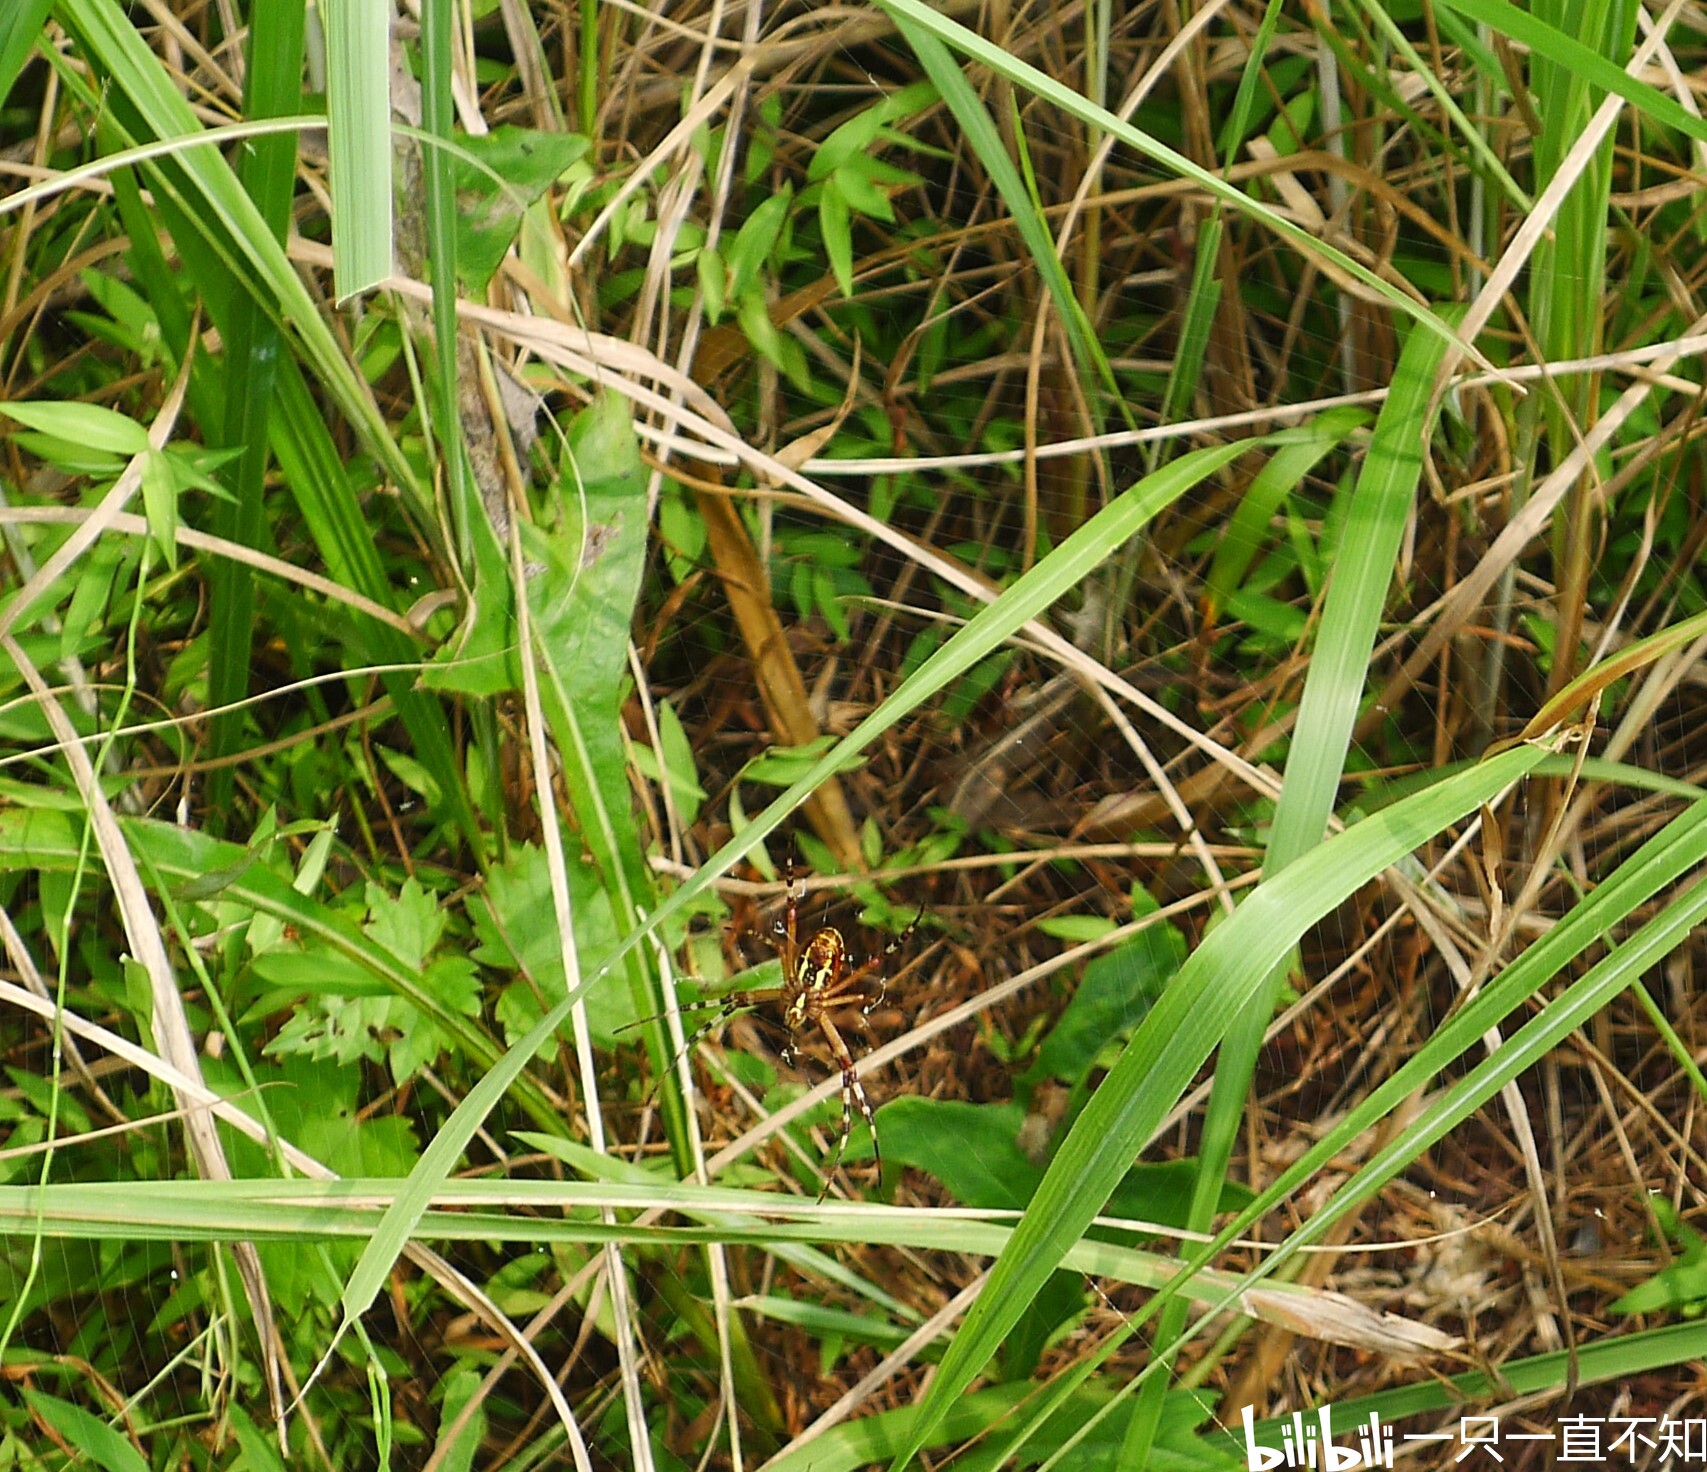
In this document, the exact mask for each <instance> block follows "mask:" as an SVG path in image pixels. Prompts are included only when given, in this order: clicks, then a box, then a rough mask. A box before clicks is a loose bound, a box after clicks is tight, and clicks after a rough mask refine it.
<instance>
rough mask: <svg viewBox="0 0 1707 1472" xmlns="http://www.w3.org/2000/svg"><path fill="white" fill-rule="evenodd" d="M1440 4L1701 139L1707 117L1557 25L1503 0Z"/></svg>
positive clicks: (1705, 139)
mask: <svg viewBox="0 0 1707 1472" xmlns="http://www.w3.org/2000/svg"><path fill="white" fill-rule="evenodd" d="M1442 3H1443V4H1445V5H1446V6H1448V7H1449V8H1450V9H1452V10H1456V11H1457V12H1458V13H1459V14H1460V15H1462V16H1464V17H1466V18H1467V19H1469V20H1473V21H1479V22H1480V23H1481V24H1483V25H1485V26H1487V27H1488V28H1489V29H1491V30H1495V31H1498V32H1499V33H1500V34H1501V35H1504V36H1509V37H1510V38H1511V39H1512V40H1514V41H1516V42H1518V43H1520V44H1521V45H1523V46H1525V47H1527V48H1528V49H1529V50H1531V51H1533V52H1535V53H1536V54H1537V55H1539V56H1544V57H1546V58H1547V59H1548V60H1549V61H1551V62H1555V63H1557V65H1559V66H1560V67H1561V68H1564V69H1565V70H1567V71H1569V72H1572V73H1574V74H1575V75H1576V76H1578V77H1580V78H1582V79H1584V80H1586V81H1588V82H1591V83H1593V84H1594V85H1595V86H1596V87H1599V88H1600V89H1602V90H1603V91H1606V92H1610V93H1612V94H1613V95H1614V96H1617V97H1622V98H1623V99H1624V100H1625V101H1626V102H1628V103H1630V104H1632V105H1633V106H1635V107H1637V108H1640V109H1641V111H1642V112H1644V113H1646V114H1647V115H1648V116H1649V117H1650V118H1652V119H1653V120H1654V121H1655V122H1656V123H1660V124H1663V125H1664V126H1665V127H1668V128H1676V129H1677V130H1678V132H1680V133H1683V134H1685V135H1686V136H1687V137H1690V138H1694V139H1696V140H1698V141H1699V142H1703V143H1707V121H1703V120H1702V119H1701V118H1699V117H1697V116H1696V115H1695V114H1694V113H1692V112H1689V111H1688V110H1687V109H1685V108H1684V107H1683V106H1682V105H1681V104H1680V103H1679V102H1678V101H1677V100H1676V99H1675V98H1672V97H1668V96H1667V95H1666V94H1665V93H1664V92H1661V91H1660V90H1659V89H1658V88H1657V87H1654V86H1653V85H1651V84H1650V83H1648V82H1643V81H1638V80H1637V79H1636V78H1635V77H1633V76H1631V75H1630V74H1629V73H1628V72H1627V71H1625V70H1624V68H1623V66H1621V65H1620V64H1619V63H1618V62H1616V61H1614V60H1613V59H1612V58H1611V57H1609V56H1603V55H1602V54H1601V53H1600V52H1598V51H1595V50H1592V49H1591V48H1589V47H1587V46H1585V45H1583V44H1582V42H1581V41H1578V40H1576V39H1574V38H1573V37H1571V36H1568V35H1566V34H1565V32H1563V31H1561V30H1559V29H1558V28H1557V27H1555V26H1550V25H1548V24H1547V22H1546V21H1544V20H1542V19H1541V18H1540V17H1539V16H1535V15H1531V14H1529V13H1528V12H1526V11H1522V10H1519V9H1518V8H1517V7H1516V6H1515V5H1511V4H1509V3H1507V0H1442Z"/></svg>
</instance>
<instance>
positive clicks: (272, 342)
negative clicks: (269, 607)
mask: <svg viewBox="0 0 1707 1472" xmlns="http://www.w3.org/2000/svg"><path fill="white" fill-rule="evenodd" d="M303 36H304V10H303V4H302V0H268V3H263V4H257V5H256V6H255V7H254V9H253V11H252V12H251V15H250V21H249V50H248V67H247V70H246V71H245V74H244V78H245V97H244V106H243V113H244V116H245V117H248V118H277V117H285V116H289V115H291V114H293V113H295V112H296V111H297V110H298V109H299V108H300V107H301V106H302V56H303ZM238 177H239V178H240V179H241V180H242V183H243V187H244V188H245V189H246V190H248V192H249V196H250V198H251V199H253V200H254V201H255V208H256V209H257V210H258V211H260V214H261V218H262V219H263V220H264V221H265V222H266V226H267V229H268V230H269V231H270V232H271V233H272V236H273V238H274V239H275V240H278V241H280V242H281V243H282V242H283V240H284V238H285V231H286V230H287V229H288V228H289V225H290V206H291V199H292V197H293V195H294V194H295V191H296V135H295V134H294V133H277V134H271V135H269V136H267V137H264V138H254V139H251V140H250V141H249V142H248V143H247V144H246V145H245V146H244V149H243V152H242V155H241V162H240V164H239V166H238ZM279 347H280V334H279V330H278V327H277V325H276V324H275V323H274V322H273V321H272V320H271V319H270V318H269V317H268V316H267V314H266V313H265V312H263V311H262V310H261V306H260V303H258V302H257V301H256V300H255V299H254V298H253V297H252V296H249V295H242V296H239V297H238V298H237V300H236V301H234V302H233V304H232V307H231V310H230V313H229V321H228V323H227V325H226V352H225V372H224V374H223V375H222V376H223V378H224V382H225V391H226V397H225V423H224V435H223V439H222V440H221V443H223V444H224V445H226V446H235V447H236V448H238V449H239V450H240V451H241V453H240V454H239V455H238V457H237V459H236V460H235V461H234V462H233V463H232V465H231V467H230V469H229V470H228V471H227V473H226V477H225V482H226V485H227V486H228V487H229V489H230V491H231V495H232V498H233V499H232V500H230V501H221V502H219V503H217V505H216V507H215V509H214V513H213V526H212V530H213V531H214V532H215V533H216V534H217V535H219V536H222V537H227V538H229V539H230V540H231V541H233V542H239V543H241V544H242V545H243V546H245V547H257V548H259V547H261V546H262V527H263V525H264V511H263V502H262V494H263V487H264V480H265V476H266V470H267V463H268V451H269V444H268V434H267V419H268V415H269V413H270V409H271V405H272V398H273V386H274V382H275V365H276V364H277V361H278V353H279ZM207 581H208V672H207V673H208V704H209V705H210V706H211V707H212V708H213V716H212V719H211V720H210V721H209V723H208V754H209V756H211V757H213V758H215V759H216V761H215V765H214V767H213V769H212V770H211V771H210V772H209V773H208V776H207V788H206V807H207V812H208V815H209V818H210V820H211V821H213V822H214V823H218V822H219V821H220V819H221V816H222V815H223V814H225V813H226V812H228V811H229V810H230V805H231V792H232V787H233V784H234V782H235V780H236V772H235V770H234V769H233V768H231V767H228V766H223V765H219V764H218V762H217V759H218V758H220V757H223V756H226V755H228V754H229V753H230V752H232V751H234V750H236V747H237V740H238V735H239V733H240V732H241V730H242V728H243V718H242V716H241V715H240V714H239V713H238V712H236V711H233V710H227V709H224V707H226V706H229V705H231V704H233V703H234V702H236V701H238V700H241V699H242V698H243V697H244V696H245V695H247V694H248V693H249V665H250V655H251V648H250V646H251V643H252V641H253V635H254V631H253V627H252V625H253V620H254V609H255V592H254V582H253V577H252V574H251V573H250V570H249V568H248V567H247V566H246V565H245V564H243V563H241V562H238V561H236V560H234V559H232V558H225V557H216V558H211V559H209V560H208V563H207Z"/></svg>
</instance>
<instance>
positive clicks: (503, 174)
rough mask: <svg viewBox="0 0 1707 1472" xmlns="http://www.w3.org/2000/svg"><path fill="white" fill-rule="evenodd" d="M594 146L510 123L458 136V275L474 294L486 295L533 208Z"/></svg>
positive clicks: (455, 166) (570, 135) (454, 156)
mask: <svg viewBox="0 0 1707 1472" xmlns="http://www.w3.org/2000/svg"><path fill="white" fill-rule="evenodd" d="M590 146H591V145H590V144H589V143H588V142H587V140H586V139H585V138H582V137H580V136H579V135H578V134H574V133H542V132H539V131H537V130H536V129H533V128H516V127H511V126H510V125H508V124H505V125H504V126H502V127H497V128H494V129H493V130H492V131H491V132H490V133H487V134H485V135H484V136H480V137H461V138H458V139H457V140H456V152H455V153H453V154H452V155H451V159H452V165H453V175H454V179H455V184H456V274H457V278H458V280H460V281H461V282H462V284H463V285H464V286H465V287H466V288H467V289H468V292H469V294H470V295H471V296H474V297H483V296H484V294H485V291H486V284H487V283H488V282H489V281H490V280H491V279H492V274H493V273H494V272H495V271H496V270H497V269H498V263H499V262H500V261H502V260H503V258H504V252H505V251H507V250H508V249H509V248H510V244H511V242H512V241H514V240H515V238H516V232H517V231H518V230H519V229H520V228H521V224H522V221H523V219H524V217H525V216H526V214H527V211H528V209H529V207H530V206H531V205H532V204H533V202H534V201H535V200H537V199H538V198H539V197H540V196H541V195H543V194H544V193H545V191H546V190H547V189H549V188H550V187H551V186H552V185H553V184H554V183H556V182H557V180H558V179H559V178H560V177H561V176H562V175H563V173H564V172H565V171H566V170H567V169H569V168H570V167H572V166H573V165H574V164H575V163H577V162H578V161H579V160H581V159H582V158H584V157H586V155H587V152H588V150H589V148H590Z"/></svg>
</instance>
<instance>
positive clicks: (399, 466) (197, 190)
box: [55, 0, 483, 854]
mask: <svg viewBox="0 0 1707 1472" xmlns="http://www.w3.org/2000/svg"><path fill="white" fill-rule="evenodd" d="M55 14H56V15H57V16H58V17H59V19H60V21H61V23H62V24H64V25H65V26H66V28H67V29H68V30H71V31H72V32H73V33H74V34H75V35H76V37H77V38H78V40H79V42H80V44H81V45H82V47H83V49H84V50H85V52H86V53H87V54H88V55H90V56H91V57H93V58H95V59H96V60H97V61H98V62H99V63H100V65H101V66H102V67H104V68H105V69H106V71H107V73H108V75H109V77H110V79H111V82H112V84H113V86H114V88H116V89H117V90H118V92H119V93H120V94H121V95H122V97H123V98H124V99H125V100H126V101H127V102H128V103H129V105H130V106H131V107H133V108H134V109H135V111H136V114H137V116H138V117H140V118H141V120H142V125H143V127H145V128H146V129H147V130H148V131H149V132H151V133H152V134H153V136H154V137H157V138H177V137H182V138H186V139H193V138H194V137H195V136H196V134H198V133H199V132H200V131H201V126H200V124H199V122H198V121H197V120H196V118H195V116H194V114H193V113H191V112H190V110H189V108H188V106H187V104H186V103H185V102H184V99H183V98H182V96H181V95H180V94H179V93H178V92H177V90H176V89H175V88H174V87H173V86H172V84H171V81H170V79H169V78H167V77H166V75H165V72H164V69H163V68H162V67H161V65H160V62H159V60H158V58H157V57H155V55H154V54H153V53H152V52H151V51H149V49H148V47H147V46H146V45H145V44H144V42H143V41H142V38H141V37H140V36H139V35H138V34H137V32H136V30H135V28H134V27H133V26H131V25H130V24H129V22H128V21H127V20H126V18H125V17H124V16H123V14H121V13H120V12H119V10H118V8H117V7H116V5H115V4H114V3H113V0H58V4H57V6H56V8H55ZM143 167H144V169H145V171H146V172H147V173H148V175H149V178H150V181H151V183H152V184H153V185H154V186H155V188H156V189H157V190H162V191H164V192H165V194H166V195H167V197H169V198H170V199H171V200H172V201H173V203H174V204H175V205H176V207H177V208H178V210H179V211H180V213H181V214H182V216H183V218H184V219H185V220H186V221H187V222H188V225H189V227H191V228H193V229H194V230H196V231H199V232H200V233H199V243H200V245H201V247H202V252H201V260H202V261H203V262H204V263H205V262H206V261H207V260H208V259H209V258H210V257H211V259H212V260H215V261H217V262H218V263H219V264H220V266H221V267H222V268H223V270H224V271H225V272H227V273H229V278H230V279H229V280H214V279H212V268H211V267H207V268H206V269H204V272H203V275H204V278H206V279H204V280H203V281H202V283H201V285H202V289H203V291H204V294H206V295H207V296H208V297H209V299H210V301H211V300H215V299H221V298H227V297H229V296H230V295H231V293H232V290H233V287H235V289H236V290H237V291H241V292H245V293H249V294H251V295H252V296H253V297H254V298H255V300H256V301H257V302H258V303H259V304H260V305H261V308H262V310H263V311H265V312H266V313H268V315H269V316H271V317H272V318H273V320H274V321H275V322H278V323H280V324H281V325H283V326H285V327H286V328H287V333H286V341H287V342H289V343H290V345H291V346H292V348H293V349H294V350H295V352H296V354H298V355H300V358H301V360H302V366H305V367H307V368H308V369H309V370H311V371H312V373H313V375H314V378H315V380H316V382H318V383H319V384H321V385H322V386H323V387H324V388H325V390H326V392H327V393H328V394H329V395H330V396H331V398H332V400H333V401H334V402H335V403H336V404H337V406H338V408H339V410H340V411H341V412H342V413H343V414H344V415H345V417H346V418H347V419H348V420H349V421H350V423H351V424H352V425H353V426H354V427H355V428H356V430H357V431H358V432H359V433H360V434H361V435H362V437H363V439H364V440H365V442H366V444H367V446H368V448H369V449H370V450H371V451H372V453H373V454H374V455H375V457H376V458H378V460H379V461H380V463H381V465H382V466H383V467H384V470H385V472H386V474H387V475H388V476H390V477H391V478H392V479H393V480H394V481H395V482H396V483H397V484H398V485H399V486H400V487H401V488H402V489H403V491H404V493H405V495H406V496H407V497H408V498H409V499H410V500H411V501H412V502H413V503H414V504H415V506H416V507H417V509H418V510H420V511H421V512H423V514H425V515H426V516H427V524H428V525H429V526H430V525H431V524H432V523H431V515H430V512H431V505H430V500H429V499H428V498H427V497H425V496H424V494H423V493H422V491H421V488H420V486H419V485H418V483H417V481H416V479H415V474H414V471H413V469H412V468H411V467H410V464H409V461H408V459H407V457H406V456H404V455H403V453H402V451H401V449H400V447H399V446H398V444H397V443H396V442H395V440H393V438H392V437H391V434H390V432H389V430H388V429H387V427H386V425H385V422H384V420H383V419H382V417H381V416H380V414H379V411H378V409H377V407H376V405H375V404H374V401H373V397H372V395H371V394H370V393H369V391H368V388H367V385H366V383H365V382H364V381H363V380H362V379H361V377H360V375H359V374H358V373H356V371H355V369H354V368H353V366H352V365H351V364H350V363H349V362H348V361H347V360H346V359H345V357H344V355H343V353H342V351H341V350H340V348H339V346H338V343H337V340H336V338H335V337H334V336H333V334H332V332H331V330H330V328H329V327H328V326H327V325H326V323H325V321H324V320H323V318H322V315H321V311H320V308H319V306H318V304H317V303H316V302H315V301H314V299H313V298H312V297H310V296H309V294H308V291H307V289H306V288H305V287H304V286H303V284H302V282H301V280H300V279H299V278H298V277H297V275H296V272H295V270H294V268H293V267H292V266H291V264H290V262H289V260H288V259H287V258H286V256H285V254H284V251H283V249H282V247H281V246H280V245H279V243H278V241H277V240H276V239H274V238H273V235H272V233H271V232H270V230H269V229H268V227H267V224H266V221H265V220H264V219H263V217H262V216H261V214H260V212H259V211H258V210H257V209H256V207H255V204H254V201H253V200H251V199H250V197H249V195H248V194H247V193H246V192H245V191H244V190H243V188H242V186H241V185H240V184H239V183H238V182H237V179H236V177H235V176H234V175H233V174H232V172H231V170H230V168H229V167H228V166H227V164H226V162H225V160H224V158H223V157H222V156H221V155H220V153H219V152H218V150H217V149H216V148H214V147H212V146H211V145H209V146H202V147H186V148H185V149H184V150H183V151H181V152H180V153H178V154H177V155H175V156H174V157H173V158H172V159H170V160H156V161H151V162H149V163H148V164H146V165H144V166H143ZM388 187H389V186H388ZM197 243H198V238H192V237H191V236H190V235H188V234H185V235H183V236H182V237H180V238H179V239H178V245H179V249H180V252H181V253H182V254H183V256H184V258H185V260H186V263H190V264H192V266H193V265H194V263H195V261H196V259H197V255H196V250H195V247H196V245H197ZM278 373H279V396H278V399H277V400H276V402H275V409H276V410H278V413H275V415H274V416H273V434H274V453H275V455H277V456H278V458H279V460H280V463H281V465H283V464H284V460H285V455H286V449H287V448H288V449H289V450H290V451H291V452H292V454H293V456H294V458H295V459H296V460H297V461H298V462H299V463H300V464H303V465H306V466H308V467H311V468H318V470H319V472H320V473H319V474H317V475H316V476H314V478H313V481H312V483H311V484H310V485H308V486H304V485H299V484H298V483H297V481H296V479H295V478H294V477H293V476H291V475H289V474H287V476H286V481H287V484H289V485H290V487H291V490H292V492H293V493H294V494H296V495H297V496H298V497H299V499H300V498H302V497H304V496H305V495H306V496H307V497H308V499H307V500H306V501H304V502H303V514H304V517H305V520H306V521H307V522H308V525H309V529H310V531H311V532H313V534H314V535H315V537H316V541H317V545H318V546H319V548H320V551H321V554H322V556H324V557H325V558H326V560H327V563H328V565H329V566H330V567H332V568H334V569H338V568H357V569H361V570H362V571H363V576H361V577H359V578H354V579H351V578H344V580H346V581H350V583H351V586H353V587H355V588H357V590H358V591H360V592H362V593H365V594H367V595H368V596H369V597H373V598H375V599H377V600H378V601H381V602H388V603H389V602H391V601H393V595H392V592H391V590H390V588H389V586H388V585H387V584H386V582H385V580H384V576H383V569H382V568H380V566H379V562H378V558H377V556H376V553H375V548H374V544H373V539H372V534H371V531H370V529H369V528H368V527H367V524H366V518H365V517H364V515H363V514H362V510H361V507H360V505H359V503H358V502H357V500H356V497H355V495H354V492H353V489H352V488H351V486H350V484H349V480H348V478H347V476H345V475H344V473H343V468H342V462H341V461H340V460H339V458H338V456H337V453H336V451H335V450H333V449H332V446H331V441H330V437H329V435H328V433H327V431H326V427H325V423H324V421H323V420H322V419H321V417H320V412H319V410H318V409H317V408H316V407H315V406H314V404H313V402H312V399H311V398H309V396H308V391H307V388H306V385H305V384H304V382H303V380H302V376H301V367H299V365H298V363H297V362H296V361H295V358H294V357H293V359H292V360H290V361H288V362H285V361H281V363H280V365H279V369H278ZM287 411H288V412H289V413H290V418H289V421H288V423H286V424H284V425H282V426H281V423H280V417H279V415H280V414H284V413H286V412H287ZM317 513H318V514H317ZM334 575H338V576H342V574H340V573H336V572H335V574H334ZM372 637H373V641H374V642H373V644H372V645H371V646H370V647H371V648H372V649H373V650H374V653H375V656H376V660H377V662H380V663H404V662H407V661H409V660H411V659H414V658H415V657H416V651H415V649H414V648H413V647H412V646H411V645H410V643H409V641H408V640H406V639H403V638H402V637H401V636H399V635H395V634H392V633H391V632H390V631H384V630H375V631H373V636H372ZM386 686H387V690H388V692H389V693H390V694H391V696H392V698H393V700H394V702H395V704H396V707H397V711H398V714H399V716H400V717H401V718H402V719H403V721H404V723H405V724H406V725H407V726H408V728H409V733H410V738H411V740H412V742H413V743H414V746H415V752H414V754H415V757H416V759H417V760H419V761H420V762H422V763H423V764H424V765H425V766H426V767H427V768H428V769H429V771H431V772H432V774H433V776H434V779H435V781H437V783H438V784H439V789H440V793H441V797H442V801H443V802H444V804H445V812H446V814H447V816H449V817H450V818H451V819H452V820H453V821H454V822H455V824H456V826H457V827H458V828H459V829H460V830H461V832H462V834H463V835H464V837H465V839H466V841H467V842H468V844H469V846H470V847H471V849H473V851H474V852H475V853H476V854H479V853H480V852H481V851H482V848H483V844H482V842H481V835H480V827H479V823H478V822H477V820H476V819H475V816H474V811H473V808H472V806H471V805H470V804H469V802H468V798H467V794H466V791H465V789H464V786H463V782H462V778H461V772H460V769H459V766H458V764H457V762H456V758H455V751H454V748H453V747H452V744H451V740H450V730H449V726H448V724H447V723H446V721H445V717H444V712H443V710H442V709H441V708H440V707H439V706H438V704H437V703H436V702H435V701H433V700H431V699H429V698H428V697H426V696H424V695H423V694H422V693H421V692H419V691H417V690H416V689H414V687H413V682H412V681H411V680H409V679H408V678H407V677H406V676H401V675H394V676H387V677H386Z"/></svg>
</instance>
